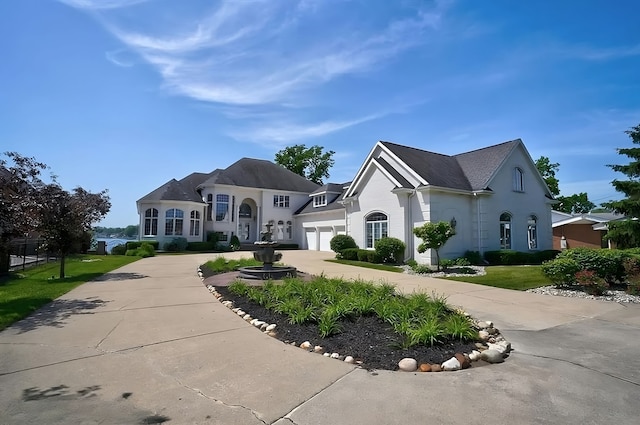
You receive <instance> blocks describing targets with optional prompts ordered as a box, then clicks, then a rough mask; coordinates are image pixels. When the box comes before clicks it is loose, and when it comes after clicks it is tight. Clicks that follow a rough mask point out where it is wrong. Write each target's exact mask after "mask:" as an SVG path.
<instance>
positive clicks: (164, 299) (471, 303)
mask: <svg viewBox="0 0 640 425" xmlns="http://www.w3.org/2000/svg"><path fill="white" fill-rule="evenodd" d="M232 255H233V256H241V255H245V256H247V255H248V254H247V253H234V254H231V255H228V256H232ZM212 257H214V255H205V254H197V255H181V256H159V257H154V258H148V259H144V260H140V261H138V262H135V263H133V264H130V265H127V266H125V267H123V268H121V269H118V270H116V271H114V272H112V273H109V274H107V275H105V276H103V277H102V278H101V279H99V280H97V281H92V282H88V283H86V284H84V285H82V286H80V287H78V288H76V289H75V290H73V291H71V292H69V293H68V294H66V295H65V296H63V297H61V298H59V299H58V300H56V301H54V302H53V303H52V304H50V305H48V306H46V307H45V308H43V309H41V310H39V311H37V312H36V313H34V314H33V315H32V316H30V317H29V318H27V319H25V320H23V321H21V322H18V323H16V324H14V325H13V326H12V327H10V328H8V329H5V330H4V331H3V332H1V333H0V423H1V424H32V423H34V424H35V423H42V424H154V423H173V424H272V423H275V424H279V425H284V424H286V425H290V424H297V425H311V424H400V423H402V424H418V423H431V424H462V423H464V424H467V423H491V424H545V423H548V424H636V423H638V418H639V417H640V404H639V403H638V400H640V360H639V356H638V354H639V353H638V351H639V350H638V348H640V306H639V305H621V304H616V303H610V302H600V301H593V300H582V299H569V298H560V297H551V296H544V295H536V294H528V293H521V292H516V291H509V290H501V289H496V288H489V287H484V286H479V285H473V284H466V283H459V282H450V281H444V280H439V279H433V278H424V277H416V276H410V275H402V274H397V273H388V272H379V271H373V270H369V269H363V268H357V267H350V266H343V265H337V264H333V263H327V262H324V261H323V259H325V258H330V257H331V254H330V253H318V252H309V251H286V252H285V255H284V258H283V260H284V262H286V263H288V264H291V265H294V266H296V267H298V268H299V269H300V270H302V271H305V272H307V273H312V274H319V273H321V272H324V273H325V275H329V276H339V277H345V278H362V279H367V280H374V281H381V280H382V281H387V282H391V283H394V284H396V285H397V286H398V287H399V288H400V289H401V290H403V291H407V292H410V291H413V290H426V291H428V292H429V293H430V292H431V291H435V292H437V293H439V294H444V295H447V297H448V300H449V302H450V303H452V304H455V305H459V306H461V307H463V308H465V309H466V310H467V311H469V312H470V313H472V314H473V315H474V316H475V317H477V318H479V319H483V320H492V321H493V322H494V323H495V325H496V326H497V327H498V328H500V330H501V332H502V333H503V335H504V336H505V337H506V338H507V339H508V340H509V341H511V342H512V344H513V346H514V348H515V351H514V352H513V353H512V354H511V356H510V357H509V358H508V359H507V361H506V362H505V363H503V364H500V365H492V366H486V367H475V368H471V369H467V370H464V371H459V372H451V373H422V374H420V373H415V374H414V373H400V372H389V371H373V372H369V371H366V370H361V369H357V368H354V367H353V366H350V365H347V364H344V363H342V362H339V361H336V360H332V359H327V358H325V357H323V356H320V355H315V354H311V353H306V352H304V351H302V350H300V349H298V348H295V347H291V346H288V345H285V344H282V343H281V342H279V341H277V340H276V339H273V338H270V337H268V336H265V335H263V334H261V333H259V332H258V331H257V330H256V329H254V328H253V327H251V326H250V325H249V324H247V323H246V322H244V321H243V320H241V319H240V318H239V317H237V316H236V315H234V314H233V313H231V312H230V311H229V310H228V309H227V308H225V307H223V306H222V305H221V304H220V303H218V301H216V300H215V299H214V298H213V297H212V296H211V295H210V294H209V293H208V291H207V290H206V288H205V287H204V286H203V285H202V283H201V281H200V279H199V278H198V277H197V275H196V269H197V266H198V265H199V264H202V263H204V262H205V261H206V260H207V259H210V258H212Z"/></svg>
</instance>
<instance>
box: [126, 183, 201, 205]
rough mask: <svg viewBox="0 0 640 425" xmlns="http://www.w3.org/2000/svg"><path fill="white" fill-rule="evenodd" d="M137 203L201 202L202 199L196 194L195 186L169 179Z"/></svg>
mask: <svg viewBox="0 0 640 425" xmlns="http://www.w3.org/2000/svg"><path fill="white" fill-rule="evenodd" d="M138 201H191V202H202V197H201V196H200V195H199V194H198V192H196V190H195V186H187V185H185V184H184V183H182V182H179V181H177V180H176V179H171V180H169V181H168V182H166V183H165V184H163V185H162V186H160V187H159V188H157V189H156V190H154V191H152V192H151V193H149V194H147V195H145V196H143V197H142V198H140V199H139V200H138Z"/></svg>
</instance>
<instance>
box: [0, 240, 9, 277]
mask: <svg viewBox="0 0 640 425" xmlns="http://www.w3.org/2000/svg"><path fill="white" fill-rule="evenodd" d="M9 266H11V257H10V250H9V249H8V247H6V246H2V245H0V276H1V275H4V274H8V273H9Z"/></svg>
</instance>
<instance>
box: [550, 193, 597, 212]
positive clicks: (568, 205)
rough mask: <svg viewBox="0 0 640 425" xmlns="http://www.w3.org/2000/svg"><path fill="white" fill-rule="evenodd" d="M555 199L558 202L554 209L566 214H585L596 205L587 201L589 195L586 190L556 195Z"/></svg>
mask: <svg viewBox="0 0 640 425" xmlns="http://www.w3.org/2000/svg"><path fill="white" fill-rule="evenodd" d="M556 200H557V201H560V202H559V203H558V204H556V205H555V207H554V209H556V210H557V211H562V212H564V213H567V214H586V213H588V212H589V211H591V210H592V209H594V208H595V206H596V204H594V203H593V202H591V201H589V196H588V195H587V193H586V192H580V193H574V194H573V195H570V196H558V197H556Z"/></svg>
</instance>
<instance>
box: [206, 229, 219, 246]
mask: <svg viewBox="0 0 640 425" xmlns="http://www.w3.org/2000/svg"><path fill="white" fill-rule="evenodd" d="M207 242H209V243H213V244H214V246H215V245H217V244H218V242H220V234H219V233H218V232H207Z"/></svg>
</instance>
